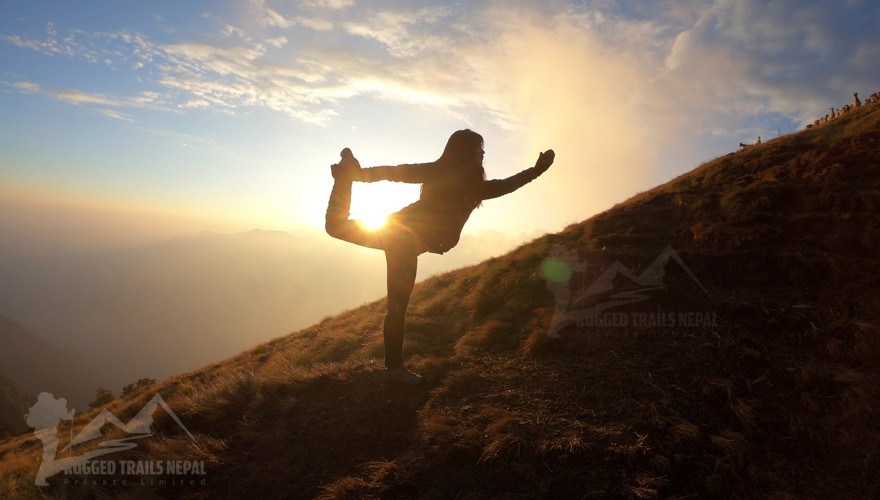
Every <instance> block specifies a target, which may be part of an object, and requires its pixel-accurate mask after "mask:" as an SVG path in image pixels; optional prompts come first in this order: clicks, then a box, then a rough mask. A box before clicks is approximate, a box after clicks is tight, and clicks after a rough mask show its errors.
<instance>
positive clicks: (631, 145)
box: [0, 0, 880, 239]
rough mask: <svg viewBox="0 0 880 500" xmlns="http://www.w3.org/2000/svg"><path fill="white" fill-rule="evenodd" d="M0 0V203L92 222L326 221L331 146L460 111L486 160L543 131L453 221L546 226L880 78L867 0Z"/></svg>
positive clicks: (361, 209) (519, 147)
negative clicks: (509, 182) (499, 193)
mask: <svg viewBox="0 0 880 500" xmlns="http://www.w3.org/2000/svg"><path fill="white" fill-rule="evenodd" d="M2 5H3V7H2V8H3V16H2V17H0V109H2V113H0V205H2V207H3V210H5V211H6V213H7V217H6V219H5V220H4V224H6V225H7V226H8V225H10V224H11V225H17V226H18V228H17V229H18V230H26V229H27V228H28V227H29V226H32V227H38V226H39V227H43V228H46V231H59V232H64V231H66V232H67V233H73V234H76V233H77V232H78V230H76V229H75V228H77V227H86V226H88V225H89V224H91V226H89V227H90V228H91V229H90V231H83V232H82V233H81V234H85V235H87V236H86V238H92V237H93V238H98V239H100V237H101V235H102V234H103V235H104V237H105V238H110V239H112V238H113V237H120V238H121V237H122V236H120V235H123V234H125V235H131V234H135V233H138V232H139V231H143V234H147V233H149V234H151V235H152V234H159V233H161V230H160V229H159V228H164V230H166V231H170V232H175V231H176V232H184V231H188V230H200V229H212V230H221V231H224V230H247V229H252V228H263V229H276V230H300V229H304V228H305V229H316V230H320V228H322V227H323V213H324V210H325V209H326V201H327V195H328V194H329V190H330V186H331V181H332V179H331V177H330V172H329V166H330V164H332V163H334V162H336V161H338V158H339V151H340V150H341V149H342V148H343V147H350V148H351V149H352V150H353V151H354V153H355V155H356V156H357V157H358V158H359V159H360V161H361V163H362V165H364V166H374V165H388V164H392V165H393V164H399V163H416V162H428V161H433V160H435V159H436V158H437V157H438V156H439V155H440V153H441V151H442V149H443V146H444V144H445V142H446V140H447V138H448V137H449V135H450V134H451V133H452V132H453V131H455V130H457V129H461V128H471V129H473V130H476V131H478V132H480V133H481V134H482V135H483V136H484V138H485V150H486V156H485V167H486V170H487V174H488V176H489V177H490V178H503V177H507V176H510V175H513V174H514V173H516V172H518V171H519V170H522V169H524V168H527V167H530V166H532V165H533V164H534V162H535V160H536V159H537V156H538V153H539V152H540V151H543V150H545V149H549V148H552V149H554V150H555V151H556V163H555V164H554V166H553V167H552V168H551V169H550V171H548V172H547V173H546V174H544V176H542V177H541V178H539V179H537V180H536V181H534V182H533V183H531V184H529V185H527V186H525V187H523V188H522V189H521V190H520V191H517V192H516V193H514V194H512V195H510V196H507V197H505V198H502V199H498V200H491V201H488V202H486V203H485V205H484V207H483V208H481V209H480V210H478V211H477V212H476V213H475V214H474V215H473V216H472V219H471V221H470V222H469V223H468V226H467V227H466V231H468V232H471V233H473V234H478V233H479V232H480V231H500V232H502V233H505V234H523V235H528V234H534V233H536V232H538V233H540V232H552V231H558V230H560V229H562V228H563V227H565V226H566V225H568V224H570V223H574V222H579V221H581V220H584V219H587V218H589V217H590V216H591V215H593V214H595V213H598V212H601V211H603V210H605V209H607V208H610V207H611V206H613V205H614V204H615V203H619V202H621V201H624V200H625V199H626V198H628V197H629V196H631V195H633V194H636V193H638V192H641V191H644V190H647V189H650V188H651V187H653V186H655V185H657V184H660V183H663V182H665V181H667V180H670V179H672V178H674V177H676V176H677V175H680V174H682V173H684V172H687V171H689V170H691V169H693V168H695V167H697V166H698V165H699V164H700V163H702V162H705V161H708V160H710V159H712V158H715V157H717V156H720V155H723V154H726V153H728V152H731V151H734V150H736V149H737V147H738V144H739V143H740V142H745V143H750V142H754V141H755V139H756V137H758V136H761V137H762V138H763V139H764V140H765V141H766V140H768V139H772V138H774V137H777V136H778V135H780V134H787V133H790V132H793V131H796V130H800V129H802V128H803V127H804V126H805V124H806V123H809V122H812V121H813V120H815V119H816V118H818V117H819V116H821V115H823V114H824V113H826V112H828V108H829V107H841V106H843V105H845V104H847V103H849V102H851V101H852V94H853V92H859V93H860V95H861V96H862V97H863V98H864V97H867V96H868V95H869V94H871V93H872V92H875V91H877V90H880V30H877V24H878V21H880V3H878V2H876V1H874V0H864V1H861V0H827V1H826V0H814V1H810V2H803V1H797V0H778V1H766V0H761V1H758V0H679V1H665V0H658V1H611V0H595V1H574V0H571V1H562V0H549V1H542V2H531V1H516V0H512V1H483V0H476V1H468V2H448V1H446V2H444V1H406V0H376V1H365V0H308V1H300V2H281V1H273V0H249V1H231V0H230V1H210V2H208V1H199V0H191V1H187V2H179V1H167V0H158V1H151V2H142V1H110V0H103V1H89V2H82V1H69V2H33V1H29V0H3V1H2ZM417 196H418V190H417V188H416V187H414V186H406V185H399V184H391V183H378V184H370V185H359V186H358V187H357V190H356V191H355V207H353V212H355V214H358V213H364V214H366V213H367V212H369V211H371V210H375V209H376V208H377V207H378V208H380V209H381V210H384V211H387V212H390V211H393V210H395V209H398V208H401V207H402V206H404V205H406V204H408V203H410V202H412V201H414V200H415V199H416V198H417ZM9 214H12V215H9ZM98 214H101V215H98ZM77 224H79V226H77ZM71 228H74V229H71Z"/></svg>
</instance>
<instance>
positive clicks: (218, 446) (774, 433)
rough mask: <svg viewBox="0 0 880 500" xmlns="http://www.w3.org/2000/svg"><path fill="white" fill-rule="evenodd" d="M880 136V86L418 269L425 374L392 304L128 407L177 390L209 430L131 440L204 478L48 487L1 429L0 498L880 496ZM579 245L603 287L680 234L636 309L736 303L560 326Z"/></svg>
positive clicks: (174, 401) (412, 334) (164, 387)
mask: <svg viewBox="0 0 880 500" xmlns="http://www.w3.org/2000/svg"><path fill="white" fill-rule="evenodd" d="M878 145H880V106H874V107H870V108H862V109H859V110H856V111H854V112H852V113H849V114H847V115H845V116H843V117H842V118H839V119H837V120H835V121H834V122H832V123H829V124H827V125H823V126H821V127H816V128H813V129H810V130H807V131H804V132H800V133H797V134H792V135H790V136H786V137H782V138H779V139H776V140H773V141H769V142H766V143H764V144H761V145H759V146H755V147H752V148H748V149H746V150H742V151H739V152H736V153H732V154H730V155H727V156H724V157H721V158H718V159H716V160H714V161H711V162H708V163H706V164H704V165H702V166H700V167H699V168H697V169H696V170H694V171H693V172H690V173H688V174H686V175H683V176H681V177H679V178H677V179H674V180H672V181H670V182H669V183H667V184H665V185H662V186H659V187H657V188H655V189H653V190H651V191H648V192H645V193H642V194H640V195H638V196H636V197H634V198H632V199H630V200H628V201H626V202H625V203H622V204H620V205H618V206H616V207H614V208H612V209H610V210H608V211H606V212H604V213H602V214H599V215H597V216H595V217H593V218H591V219H589V220H587V221H585V222H583V223H580V224H575V225H572V226H570V227H568V228H567V229H566V230H564V231H562V232H561V233H559V234H554V235H547V236H544V237H542V238H539V239H537V240H535V241H533V242H531V243H529V244H527V245H524V246H522V247H520V248H518V249H517V250H515V251H513V252H511V253H509V254H508V255H505V256H503V257H500V258H496V259H491V260H489V261H486V262H484V263H482V264H479V265H477V266H473V267H470V268H466V269H461V270H458V271H455V272H451V273H447V274H444V275H440V276H437V277H434V278H431V279H428V280H426V281H424V282H422V283H420V284H419V285H418V286H417V287H416V290H415V292H414V296H413V300H412V302H411V306H410V314H409V317H408V322H407V328H408V334H407V335H408V336H407V341H406V345H405V351H406V354H407V356H408V359H409V364H410V366H411V367H412V368H414V369H415V370H416V371H420V372H422V373H423V374H425V376H426V379H427V384H426V385H425V386H424V387H420V388H406V389H402V388H395V387H385V386H383V385H382V378H381V374H382V367H381V361H380V359H381V353H382V344H381V324H382V310H383V303H382V302H381V301H380V302H375V303H371V304H366V305H364V306H362V307H359V308H357V309H354V310H351V311H348V312H345V313H343V314H340V315H339V316H336V317H333V318H327V319H325V320H324V321H322V322H321V323H319V324H316V325H314V326H312V327H310V328H307V329H305V330H302V331H300V332H296V333H293V334H291V335H289V336H286V337H282V338H278V339H276V340H274V341H271V342H269V343H266V344H263V345H260V346H258V347H257V348H255V349H253V350H252V351H249V352H245V353H243V354H241V355H239V356H237V357H235V358H232V359H230V360H227V361H225V362H222V363H219V364H216V365H212V366H208V367H206V368H204V369H202V370H199V371H196V372H192V373H187V374H182V375H179V376H177V377H174V378H172V379H169V380H166V381H164V382H161V383H159V384H158V385H156V386H153V387H148V388H144V389H142V390H140V391H138V392H136V393H134V394H132V395H130V396H129V397H128V398H126V399H125V400H120V401H116V402H114V403H113V404H111V405H110V406H109V408H110V409H111V410H112V411H113V412H114V413H115V414H116V415H117V416H119V417H120V418H121V419H122V420H123V421H126V420H127V419H128V418H131V416H132V415H133V414H134V413H135V412H136V411H138V410H139V409H140V408H141V406H143V405H144V403H145V402H146V401H147V400H148V399H150V398H151V397H152V396H153V394H155V393H156V392H159V393H160V394H161V395H162V396H163V398H164V399H165V401H167V403H168V405H169V406H170V407H171V408H173V409H174V411H175V412H176V413H177V415H178V416H179V417H180V419H181V420H182V422H184V423H185V425H186V427H187V428H188V429H189V431H190V432H192V433H193V434H194V435H195V437H196V438H197V440H198V442H194V441H192V440H191V439H190V438H189V437H188V436H187V435H186V434H185V433H184V432H183V431H182V430H181V429H180V428H179V427H178V426H177V425H176V424H175V423H174V422H173V421H172V420H171V419H169V418H163V417H157V423H156V425H155V426H154V428H156V429H158V430H159V435H158V436H153V437H152V438H150V439H144V440H143V441H142V442H141V443H140V444H139V446H138V447H137V448H136V449H134V450H131V451H130V452H127V454H126V453H119V454H118V456H117V455H113V459H114V460H120V459H124V458H127V459H149V458H162V459H166V458H181V459H187V460H204V461H205V463H206V468H207V471H206V475H205V476H204V479H205V481H206V484H205V485H204V486H202V485H194V486H186V485H185V486H172V485H165V486H159V485H155V484H154V485H152V486H151V485H150V484H147V485H145V486H142V485H137V486H131V487H129V488H123V489H120V488H119V487H107V486H101V485H89V486H86V487H82V486H78V487H74V486H69V485H64V484H63V480H64V476H63V475H58V476H55V477H53V478H50V480H49V481H50V483H51V486H50V487H47V488H44V489H43V490H38V489H37V488H36V487H35V486H33V478H34V475H35V473H36V468H37V466H38V463H39V460H38V457H39V454H40V443H39V442H37V441H36V440H35V439H33V438H26V437H24V438H18V439H14V440H7V441H5V442H3V443H0V470H2V471H3V472H2V473H0V474H2V475H0V497H3V498H6V497H11V496H21V497H29V496H30V497H40V495H41V492H42V493H46V494H50V495H53V496H59V497H65V498H79V497H88V496H99V497H100V496H103V495H107V496H110V495H116V496H118V495H120V494H122V495H128V496H130V497H138V498H140V497H142V496H149V495H159V496H165V497H178V496H190V497H193V498H243V497H252V498H299V497H303V498H310V497H325V498H331V497H383V498H413V497H428V498H485V497H490V496H494V497H503V498H538V497H548V498H566V497H573V498H661V497H662V498H667V497H677V498H729V497H732V498H743V497H753V498H767V497H771V498H804V497H807V498H837V497H847V498H870V497H872V496H873V495H874V494H875V493H876V492H877V491H880V479H878V476H877V474H876V472H877V470H880V456H878V454H877V453H876V450H877V449H878V446H880V428H878V425H877V423H876V422H877V421H878V417H880V415H878V402H880V399H878V398H880V383H878V382H880V332H878V326H877V325H878V324H880V322H878V320H880V317H878V316H880V293H878V292H880V286H878V285H880V283H878V278H877V276H880V273H878V272H880V261H878V257H877V256H878V255H880V216H878V209H880V151H878ZM559 247H562V248H565V249H568V250H570V251H574V252H576V253H577V254H578V255H579V256H581V257H583V258H585V260H586V268H585V269H583V270H580V271H578V270H574V273H573V274H572V275H571V281H569V283H570V284H571V283H575V282H580V283H583V284H584V285H588V284H590V283H594V282H596V280H598V279H599V278H600V275H601V273H602V272H603V271H604V270H605V269H607V268H608V266H609V265H610V264H611V263H612V262H614V261H619V262H620V263H622V264H623V265H624V266H627V267H628V268H630V269H632V270H633V272H634V273H635V274H638V273H640V272H643V271H644V270H645V269H646V268H648V265H649V264H650V263H651V262H652V260H654V259H655V258H656V257H657V256H658V254H661V253H662V252H663V251H664V249H666V248H667V247H670V248H672V249H674V250H675V252H676V253H677V255H678V256H680V258H681V260H682V261H683V262H684V263H685V264H686V266H687V268H688V270H690V271H691V272H692V276H693V278H692V277H690V275H688V274H687V273H684V272H682V271H681V267H682V266H678V267H676V266H675V265H672V264H670V265H668V266H667V267H666V268H665V270H666V271H667V274H666V275H665V276H664V282H663V283H664V287H665V288H664V289H663V290H660V291H659V292H660V299H658V300H654V299H652V300H651V301H647V302H642V303H639V304H631V305H629V306H625V307H622V308H618V309H615V311H622V312H624V313H627V312H629V313H632V312H638V311H640V309H638V308H639V307H641V308H642V309H641V311H642V312H644V313H646V314H647V313H654V312H658V313H672V314H675V313H676V312H682V311H707V310H711V311H712V312H714V313H715V314H716V315H717V318H716V320H715V322H714V323H713V324H710V325H701V326H700V327H699V328H684V329H679V330H678V331H676V330H670V329H668V328H666V327H664V326H657V327H650V328H646V327H643V326H640V327H636V326H635V325H629V326H628V327H621V326H620V325H612V324H604V325H593V326H589V327H585V328H574V327H572V328H567V329H565V330H563V331H562V332H561V338H558V339H555V338H548V337H547V335H546V333H547V331H548V327H549V325H550V322H551V318H552V316H553V310H554V295H553V293H552V291H551V289H550V288H548V286H547V281H546V280H545V275H546V272H542V263H543V262H544V261H545V259H546V258H547V257H548V255H550V254H551V252H552V251H553V249H554V248H559ZM694 278H697V280H695V279H694ZM623 281H625V280H621V279H617V278H616V279H615V281H614V284H615V287H618V286H619V287H621V288H620V289H621V290H622V289H624V288H623V287H625V283H623ZM697 282H698V283H697ZM340 286H344V284H340ZM702 287H704V288H705V291H704V290H703V289H702ZM583 288H584V287H582V288H581V289H580V290H582V289H583ZM645 304H649V306H647V307H650V308H651V309H644V308H645V307H646V306H645ZM584 307H587V306H586V305H585V306H584ZM94 413H95V412H94V411H93V412H92V413H91V414H87V415H84V416H81V417H79V418H78V419H77V420H76V423H75V427H81V426H83V425H85V423H86V422H87V421H88V420H89V419H90V418H91V417H92V416H94ZM65 432H66V431H65ZM63 441H64V438H62V442H63ZM129 478H130V479H132V480H137V478H138V476H137V475H136V474H135V475H130V476H129ZM117 479H118V476H117Z"/></svg>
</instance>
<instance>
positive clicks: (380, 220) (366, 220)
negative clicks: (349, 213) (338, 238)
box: [356, 212, 388, 231]
mask: <svg viewBox="0 0 880 500" xmlns="http://www.w3.org/2000/svg"><path fill="white" fill-rule="evenodd" d="M356 218H357V220H359V221H360V223H361V225H362V226H364V228H366V229H367V230H369V231H375V230H377V229H379V228H381V227H382V226H384V225H385V221H386V220H387V219H388V215H386V214H384V213H380V212H373V213H366V214H362V215H360V216H358V217H356Z"/></svg>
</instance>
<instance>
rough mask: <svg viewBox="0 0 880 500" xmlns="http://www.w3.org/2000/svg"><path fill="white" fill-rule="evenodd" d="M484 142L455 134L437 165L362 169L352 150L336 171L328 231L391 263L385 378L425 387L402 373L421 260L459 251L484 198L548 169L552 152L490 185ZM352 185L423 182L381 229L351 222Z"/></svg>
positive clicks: (473, 136) (507, 190) (470, 134)
mask: <svg viewBox="0 0 880 500" xmlns="http://www.w3.org/2000/svg"><path fill="white" fill-rule="evenodd" d="M483 154H484V152H483V137H482V136H480V134H477V133H476V132H473V131H471V130H459V131H457V132H455V133H453V134H452V136H451V137H449V141H448V142H447V143H446V148H445V149H444V150H443V154H442V155H441V156H440V158H439V159H438V160H437V161H435V162H431V163H415V164H404V165H397V166H385V167H372V168H361V166H360V163H359V162H358V160H357V159H355V157H354V156H353V155H352V153H351V151H350V150H349V149H348V148H345V149H343V150H342V160H341V161H340V162H339V163H338V164H335V165H333V166H332V167H331V172H332V174H333V178H334V179H335V180H334V183H333V190H332V191H331V193H330V202H329V205H328V207H327V222H326V229H327V233H328V234H329V235H330V236H333V237H334V238H339V239H341V240H345V241H349V242H351V243H355V244H358V245H361V246H364V247H368V248H376V249H378V250H384V251H385V260H386V262H387V265H388V312H387V314H386V315H385V325H384V333H385V367H386V368H387V371H386V373H385V378H386V380H391V381H394V382H402V383H406V384H413V385H415V384H419V383H421V376H419V375H416V374H414V373H412V372H410V371H409V370H407V369H405V368H403V366H401V365H402V363H403V325H404V314H405V313H406V308H407V305H408V304H409V297H410V294H411V293H412V289H413V285H414V284H415V280H416V266H417V263H418V256H419V255H420V254H423V253H425V252H431V253H436V254H442V253H444V252H446V251H448V250H449V249H450V248H452V247H454V246H455V245H456V244H457V243H458V239H459V237H460V236H461V230H462V228H463V227H464V224H465V222H467V220H468V217H470V215H471V212H473V211H474V209H475V208H477V207H479V206H480V204H481V203H482V201H483V200H488V199H490V198H497V197H499V196H503V195H505V194H508V193H511V192H513V191H515V190H517V189H519V188H520V187H522V186H523V185H525V184H526V183H528V182H531V181H532V180H534V179H535V178H537V177H538V176H539V175H541V174H542V173H544V172H545V171H547V169H548V168H550V165H551V164H553V158H554V153H553V150H548V151H546V152H544V153H541V154H540V155H539V156H538V161H537V162H536V163H535V166H534V167H532V168H527V169H525V170H523V171H522V172H520V173H518V174H516V175H514V176H512V177H508V178H507V179H499V180H491V181H487V180H486V172H485V170H483ZM353 181H361V182H376V181H396V182H410V183H417V184H421V185H422V190H421V196H420V197H419V200H418V201H416V202H415V203H413V204H411V205H409V206H407V207H404V208H403V209H401V210H400V211H398V212H395V213H394V214H391V215H390V216H388V219H387V221H386V222H385V225H384V226H382V227H381V228H379V229H377V230H373V231H371V230H368V229H366V228H365V227H364V226H363V225H362V224H361V223H360V222H359V221H356V220H351V219H349V218H348V216H349V210H350V208H351V185H352V182H353Z"/></svg>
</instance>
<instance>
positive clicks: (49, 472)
mask: <svg viewBox="0 0 880 500" xmlns="http://www.w3.org/2000/svg"><path fill="white" fill-rule="evenodd" d="M160 408H161V409H162V410H164V411H165V413H167V414H168V416H169V417H171V418H172V419H173V420H174V422H175V423H176V424H177V425H178V426H179V427H180V428H181V429H183V431H184V432H185V433H186V435H187V436H189V437H190V439H192V440H193V441H196V442H198V440H196V438H195V437H194V436H193V435H192V434H191V433H190V432H189V430H188V429H187V428H186V426H185V425H183V422H181V421H180V418H178V416H177V414H175V413H174V411H173V410H172V409H171V407H170V406H168V404H167V403H166V402H165V400H164V399H162V396H161V395H159V394H156V395H155V396H153V398H152V399H150V401H148V402H147V404H145V405H144V406H143V408H141V410H140V411H138V413H137V414H136V415H135V416H133V417H132V418H131V420H129V421H128V422H122V421H121V420H119V418H117V417H116V416H115V415H114V414H113V412H111V411H110V410H108V409H106V408H104V409H102V410H101V412H100V413H98V414H97V415H95V417H94V418H93V419H92V420H91V421H89V423H88V424H86V426H85V427H84V428H83V429H82V430H80V432H79V433H77V435H76V436H74V437H72V438H71V440H70V442H69V443H68V444H67V446H65V447H64V448H63V449H62V450H61V453H62V454H63V453H65V452H72V451H73V450H72V448H73V447H74V446H77V445H80V444H84V443H93V442H95V441H96V440H98V439H100V438H101V437H102V436H103V435H104V432H103V429H104V428H105V427H106V426H108V425H110V426H112V427H114V428H116V429H119V430H121V431H122V432H124V433H125V434H127V436H126V437H123V438H119V439H106V440H104V441H101V442H99V443H97V447H96V448H93V449H90V450H88V451H84V452H82V453H80V454H78V455H75V456H66V457H59V456H58V455H59V454H58V446H59V438H58V426H59V424H60V423H61V420H70V421H71V429H72V425H73V423H72V420H73V415H74V410H72V409H71V410H68V409H67V400H66V399H64V398H57V399H56V398H55V396H53V395H52V394H50V393H48V392H43V393H40V395H39V396H38V397H37V402H36V403H35V404H34V405H33V406H32V407H31V408H30V409H29V410H28V413H27V415H26V416H25V419H26V422H27V424H28V425H29V426H31V428H33V429H34V436H35V437H36V438H37V439H39V440H40V441H41V442H42V443H43V457H42V461H41V462H40V469H39V470H38V471H37V477H36V479H35V480H34V484H36V485H37V486H48V483H47V482H46V479H47V478H49V477H51V476H53V475H55V474H57V473H59V472H62V471H65V470H68V469H71V468H73V467H76V466H79V465H83V464H85V463H86V462H88V461H89V460H91V459H94V458H96V457H99V456H103V455H108V454H110V453H116V452H120V451H123V450H128V449H131V448H134V447H136V446H137V443H136V442H134V441H136V440H138V439H143V438H145V437H149V436H152V435H153V431H152V426H153V423H154V418H153V415H154V414H155V413H156V412H157V411H158V410H159V409H160Z"/></svg>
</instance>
